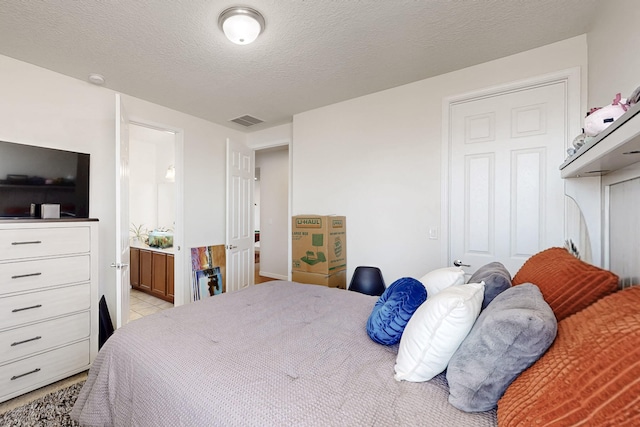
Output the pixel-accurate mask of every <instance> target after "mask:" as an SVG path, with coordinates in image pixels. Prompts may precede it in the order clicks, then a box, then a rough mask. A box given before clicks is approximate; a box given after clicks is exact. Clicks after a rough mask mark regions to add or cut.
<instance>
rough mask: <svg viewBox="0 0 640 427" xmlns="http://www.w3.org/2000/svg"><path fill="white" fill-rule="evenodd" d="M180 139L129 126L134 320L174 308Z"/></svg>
mask: <svg viewBox="0 0 640 427" xmlns="http://www.w3.org/2000/svg"><path fill="white" fill-rule="evenodd" d="M175 168H176V135H175V132H173V131H167V130H160V129H155V128H151V127H147V126H145V125H143V124H133V123H132V124H130V127H129V221H130V224H129V226H130V229H129V231H130V235H131V243H130V244H131V262H130V265H131V268H130V271H131V274H130V276H131V290H130V292H131V293H130V311H129V318H130V320H135V319H138V318H140V317H143V316H146V315H149V314H153V313H156V312H158V311H162V310H165V309H167V308H171V307H173V305H174V294H175V291H174V277H175V273H174V271H175V268H174V266H175V261H176V260H178V257H175V256H174V244H173V242H174V241H176V240H177V239H176V236H175V232H176V212H177V209H176V200H177V194H176V193H177V191H176V185H175V171H176V169H175Z"/></svg>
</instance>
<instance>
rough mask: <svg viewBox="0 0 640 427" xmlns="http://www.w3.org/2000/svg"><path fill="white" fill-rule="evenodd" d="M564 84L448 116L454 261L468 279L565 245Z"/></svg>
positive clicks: (469, 105) (463, 105) (492, 99)
mask: <svg viewBox="0 0 640 427" xmlns="http://www.w3.org/2000/svg"><path fill="white" fill-rule="evenodd" d="M565 86H566V85H565V83H564V82H554V83H550V84H546V85H541V86H537V87H533V88H527V89H523V90H515V91H511V92H507V93H501V94H496V95H494V96H487V97H484V98H479V99H473V100H469V101H466V102H460V103H457V104H454V105H452V106H451V110H450V112H451V114H450V140H449V143H450V147H449V148H450V155H451V157H450V158H451V168H450V169H449V170H450V187H449V188H450V197H449V200H450V208H449V215H450V223H449V224H450V225H449V230H450V253H449V260H450V262H452V263H453V262H454V261H455V260H460V261H462V263H463V264H467V265H469V267H465V271H466V272H467V273H473V272H474V271H475V270H476V269H477V268H479V267H481V266H482V265H484V264H486V263H488V262H492V261H499V262H502V263H503V264H504V265H505V266H506V267H507V268H508V269H509V271H510V272H511V274H512V275H513V274H515V273H516V272H517V270H518V269H519V268H520V267H521V266H522V264H523V263H524V261H525V260H526V259H527V258H528V257H530V256H531V255H533V254H535V253H536V252H538V251H540V250H542V249H546V248H548V247H550V246H563V244H564V231H563V230H564V219H563V218H564V183H563V181H562V179H561V178H560V173H559V171H558V165H560V164H561V163H562V161H563V159H564V157H565V156H564V154H565V145H566V139H567V106H566V95H565V90H566V87H565Z"/></svg>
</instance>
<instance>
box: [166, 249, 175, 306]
mask: <svg viewBox="0 0 640 427" xmlns="http://www.w3.org/2000/svg"><path fill="white" fill-rule="evenodd" d="M173 276H174V270H173V255H167V296H168V297H171V301H173Z"/></svg>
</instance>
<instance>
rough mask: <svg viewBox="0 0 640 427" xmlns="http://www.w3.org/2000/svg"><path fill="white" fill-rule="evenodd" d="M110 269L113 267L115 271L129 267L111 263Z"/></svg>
mask: <svg viewBox="0 0 640 427" xmlns="http://www.w3.org/2000/svg"><path fill="white" fill-rule="evenodd" d="M110 267H113V268H115V269H117V270H123V269H125V268H127V267H129V264H124V263H123V264H116V263H115V262H114V263H111V265H110Z"/></svg>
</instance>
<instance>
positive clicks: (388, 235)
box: [292, 36, 587, 285]
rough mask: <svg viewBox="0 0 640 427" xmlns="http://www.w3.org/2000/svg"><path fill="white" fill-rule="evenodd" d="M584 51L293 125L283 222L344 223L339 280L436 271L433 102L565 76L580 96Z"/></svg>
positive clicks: (544, 54) (503, 65) (438, 105)
mask: <svg viewBox="0 0 640 427" xmlns="http://www.w3.org/2000/svg"><path fill="white" fill-rule="evenodd" d="M586 51H587V46H586V36H579V37H575V38H572V39H569V40H565V41H562V42H559V43H555V44H552V45H549V46H545V47H542V48H539V49H534V50H531V51H528V52H523V53H520V54H517V55H513V56H510V57H506V58H502V59H499V60H496V61H491V62H488V63H485V64H481V65H478V66H474V67H470V68H466V69H462V70H459V71H455V72H452V73H448V74H444V75H441V76H437V77H434V78H430V79H426V80H422V81H419V82H416V83H412V84H408V85H405V86H401V87H397V88H393V89H390V90H386V91H383V92H379V93H375V94H372V95H368V96H364V97H361V98H356V99H352V100H348V101H345V102H342V103H338V104H334V105H330V106H327V107H324V108H319V109H316V110H312V111H308V112H305V113H302V114H298V115H296V116H294V119H293V147H292V152H293V153H292V154H293V162H292V164H293V176H292V179H293V207H292V214H293V215H298V214H338V215H346V217H347V259H348V261H347V263H348V280H350V277H351V275H352V273H353V270H354V269H355V268H356V267H357V266H359V265H373V266H377V267H379V268H381V270H382V273H383V275H384V278H385V281H386V283H387V285H389V284H391V282H392V281H394V280H396V279H398V278H400V277H404V276H410V277H417V278H419V277H421V276H422V275H424V274H425V273H426V272H428V271H429V270H432V269H434V268H438V267H441V266H443V265H442V264H443V262H444V261H443V260H442V257H441V241H440V240H429V239H428V229H429V228H430V227H439V226H440V224H441V218H440V216H441V202H440V200H441V188H442V184H443V183H442V182H441V175H440V174H441V166H442V162H443V160H442V158H441V144H442V108H443V106H442V102H443V99H444V98H446V97H449V96H454V95H458V94H462V93H466V92H470V91H475V90H479V89H482V88H486V87H491V86H497V85H500V84H504V83H508V82H513V81H517V80H523V79H526V78H529V77H533V76H537V75H542V74H547V73H551V72H555V71H559V70H564V69H569V68H573V67H581V70H582V73H583V92H584V88H585V87H586V79H585V77H586V74H585V73H586V64H587V55H586ZM558 179H560V178H558ZM446 238H447V236H440V239H446Z"/></svg>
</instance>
